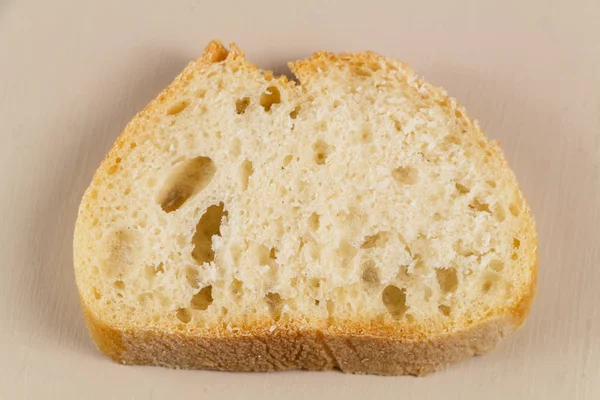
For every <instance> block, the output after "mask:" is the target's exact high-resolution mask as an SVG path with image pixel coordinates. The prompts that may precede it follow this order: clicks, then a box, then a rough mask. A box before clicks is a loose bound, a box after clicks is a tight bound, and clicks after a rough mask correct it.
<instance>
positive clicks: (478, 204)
mask: <svg viewBox="0 0 600 400" xmlns="http://www.w3.org/2000/svg"><path fill="white" fill-rule="evenodd" d="M469 208H470V209H471V210H475V211H476V212H486V213H489V214H491V213H492V211H491V210H490V206H489V204H487V203H485V202H483V201H481V200H479V199H473V202H472V203H471V204H469Z"/></svg>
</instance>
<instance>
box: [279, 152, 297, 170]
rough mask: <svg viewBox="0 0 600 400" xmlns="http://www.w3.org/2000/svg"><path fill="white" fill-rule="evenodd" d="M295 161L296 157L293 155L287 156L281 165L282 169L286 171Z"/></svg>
mask: <svg viewBox="0 0 600 400" xmlns="http://www.w3.org/2000/svg"><path fill="white" fill-rule="evenodd" d="M293 159H294V156H293V155H291V154H288V155H287V156H285V157H283V162H282V163H281V169H284V168H285V167H287V166H288V165H290V163H291V162H292V160H293Z"/></svg>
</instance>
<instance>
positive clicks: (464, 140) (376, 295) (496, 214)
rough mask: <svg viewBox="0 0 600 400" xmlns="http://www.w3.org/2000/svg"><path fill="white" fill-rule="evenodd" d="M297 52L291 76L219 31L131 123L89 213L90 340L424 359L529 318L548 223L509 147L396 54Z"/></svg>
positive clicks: (84, 289)
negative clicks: (511, 163) (525, 189)
mask: <svg viewBox="0 0 600 400" xmlns="http://www.w3.org/2000/svg"><path fill="white" fill-rule="evenodd" d="M290 67H291V70H292V71H293V73H294V74H295V75H296V77H297V79H298V82H295V81H291V80H288V79H287V78H286V77H284V76H281V77H274V76H273V74H272V73H270V72H268V71H267V72H265V71H261V70H260V69H258V68H257V67H256V66H254V65H252V64H250V63H248V62H247V61H246V60H245V59H244V55H243V53H242V52H241V51H240V50H239V49H238V48H237V47H236V46H235V45H234V44H232V45H231V47H230V49H229V50H227V49H225V48H224V47H223V46H222V45H221V44H220V43H219V42H212V43H210V44H209V45H208V47H207V48H206V50H205V52H204V54H203V55H202V56H201V57H200V58H199V59H198V60H197V61H195V62H192V63H191V64H189V65H188V66H187V67H186V68H185V70H184V71H183V72H182V73H181V74H180V75H179V76H178V77H177V78H176V79H175V81H174V82H173V83H172V84H171V85H170V86H169V87H168V88H167V89H165V90H164V91H163V92H162V93H161V94H160V95H159V96H158V97H157V98H156V99H155V100H154V101H152V102H151V103H150V104H149V105H148V106H147V107H146V108H145V109H144V110H143V111H142V112H140V113H139V114H138V115H137V116H136V117H135V118H134V119H133V120H132V121H131V122H130V123H129V124H128V125H127V127H126V128H125V131H124V132H123V133H122V134H121V136H120V137H119V138H118V140H117V141H116V143H115V144H114V146H113V148H112V150H111V151H110V153H109V154H108V155H107V156H106V159H105V160H104V162H103V163H102V165H101V166H100V168H99V169H98V171H97V172H96V174H95V176H94V178H93V181H92V183H91V185H90V187H89V188H88V189H87V191H86V192H85V195H84V197H83V200H82V203H81V206H80V209H79V215H78V219H77V223H76V228H75V241H74V261H75V273H76V278H77V285H78V288H79V293H80V297H81V303H82V307H83V311H84V314H85V318H86V321H87V324H88V327H89V330H90V333H91V336H92V338H93V340H94V341H95V343H96V345H97V346H98V348H99V349H100V350H101V351H102V352H104V353H106V354H107V355H108V356H109V357H111V358H112V359H114V360H116V361H118V362H121V363H124V364H152V365H160V366H167V367H174V368H203V369H217V370H232V371H250V370H252V371H270V370H286V369H311V370H323V369H331V368H338V369H340V370H342V371H344V372H352V373H370V374H382V375H388V374H389V375H392V374H413V375H421V374H425V373H428V372H431V371H434V370H436V369H438V368H439V367H440V366H443V365H445V364H448V363H451V362H455V361H457V360H460V359H463V358H465V357H468V356H470V355H473V354H480V353H484V352H486V351H488V350H490V349H491V348H493V347H494V346H495V345H496V344H497V343H498V341H499V340H500V339H501V338H502V337H503V336H505V335H506V334H508V333H511V332H513V331H514V330H515V329H517V328H518V327H519V326H520V325H521V323H522V322H523V320H524V318H525V316H526V315H527V313H528V311H529V308H530V305H531V302H532V299H533V297H534V291H535V281H536V269H537V234H536V231H535V226H534V220H533V218H532V215H531V212H530V210H529V207H528V205H527V203H526V201H525V200H524V198H523V196H522V194H521V192H520V190H519V187H518V185H517V182H516V180H515V177H514V175H513V173H512V172H511V170H510V169H509V167H508V165H507V162H506V160H505V158H504V156H503V155H502V151H501V149H500V146H499V144H498V143H497V142H495V141H490V140H489V139H488V138H487V137H486V136H485V135H484V133H483V132H482V131H481V129H480V128H479V126H478V124H477V123H476V122H474V121H473V120H471V119H470V118H469V117H468V116H467V114H466V112H465V110H464V108H463V107H461V106H459V105H458V104H457V103H456V101H455V100H454V99H453V98H450V97H448V96H447V94H446V92H445V91H444V90H443V89H441V88H439V87H436V86H433V85H431V84H429V83H427V82H425V81H424V80H422V79H421V78H419V77H418V76H416V75H415V74H414V73H413V72H412V71H411V70H410V69H409V68H408V67H407V66H406V65H405V64H403V63H401V62H399V61H396V60H393V59H389V58H385V57H382V56H379V55H377V54H374V53H371V52H364V53H345V54H338V55H336V54H332V53H325V52H320V53H316V54H314V55H313V57H312V58H309V59H306V60H302V61H296V62H292V63H290Z"/></svg>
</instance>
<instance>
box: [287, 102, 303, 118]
mask: <svg viewBox="0 0 600 400" xmlns="http://www.w3.org/2000/svg"><path fill="white" fill-rule="evenodd" d="M300 108H301V107H300V104H298V105H297V106H296V107H295V108H294V109H293V110H292V112H291V113H290V118H291V119H296V118H297V117H298V114H299V113H300Z"/></svg>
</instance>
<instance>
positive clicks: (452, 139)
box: [444, 133, 462, 145]
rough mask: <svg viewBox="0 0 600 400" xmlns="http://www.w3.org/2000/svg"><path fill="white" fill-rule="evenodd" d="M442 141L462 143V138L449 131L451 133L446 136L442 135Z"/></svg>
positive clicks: (455, 143)
mask: <svg viewBox="0 0 600 400" xmlns="http://www.w3.org/2000/svg"><path fill="white" fill-rule="evenodd" d="M444 142H445V143H449V144H454V145H459V144H461V143H462V140H461V138H460V136H459V135H458V134H456V133H451V134H449V135H447V136H446V137H444Z"/></svg>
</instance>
